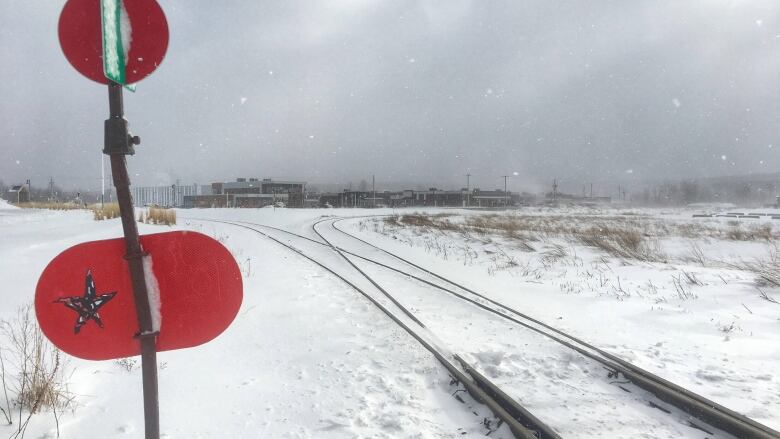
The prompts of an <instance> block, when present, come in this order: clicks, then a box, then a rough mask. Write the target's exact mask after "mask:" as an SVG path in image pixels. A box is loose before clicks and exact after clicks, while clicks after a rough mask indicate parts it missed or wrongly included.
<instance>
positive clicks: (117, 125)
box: [103, 81, 160, 439]
mask: <svg viewBox="0 0 780 439" xmlns="http://www.w3.org/2000/svg"><path fill="white" fill-rule="evenodd" d="M108 104H109V109H110V117H109V119H107V120H106V121H105V146H104V149H103V154H106V155H108V156H109V157H110V158H111V172H112V174H113V180H114V187H115V188H116V198H117V202H118V203H119V212H120V216H121V218H122V229H123V230H124V235H125V246H126V250H127V252H126V254H125V260H126V261H127V265H128V268H129V270H130V279H131V281H132V285H133V297H134V298H135V309H136V314H137V316H138V326H139V331H138V334H136V338H138V340H139V343H140V344H141V370H142V373H143V395H144V420H145V423H146V429H145V432H146V435H145V438H146V439H159V437H160V406H159V400H158V394H157V335H158V333H157V332H156V331H155V329H154V327H153V324H152V314H151V309H150V306H149V296H148V294H147V289H146V277H145V275H144V265H143V257H144V256H145V253H144V251H143V249H142V248H141V241H140V240H139V237H138V226H137V224H136V222H135V212H134V211H133V199H132V196H131V195H130V177H129V175H128V173H127V161H126V158H125V156H127V155H133V154H134V153H135V150H134V148H133V145H138V144H140V143H141V140H140V139H139V138H138V137H136V136H131V135H130V133H129V131H128V129H127V121H126V120H125V118H124V105H123V101H122V86H121V85H119V84H117V83H115V82H111V81H109V84H108Z"/></svg>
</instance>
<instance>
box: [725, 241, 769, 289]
mask: <svg viewBox="0 0 780 439" xmlns="http://www.w3.org/2000/svg"><path fill="white" fill-rule="evenodd" d="M728 265H729V266H730V267H731V268H736V269H738V270H746V271H749V272H751V273H753V274H754V275H755V276H756V284H757V285H758V286H769V287H780V247H778V243H777V242H772V244H771V245H770V247H769V251H768V252H767V256H766V257H765V258H761V259H754V260H752V261H743V262H739V263H736V264H728Z"/></svg>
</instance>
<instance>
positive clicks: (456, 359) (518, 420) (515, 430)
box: [197, 219, 561, 439]
mask: <svg viewBox="0 0 780 439" xmlns="http://www.w3.org/2000/svg"><path fill="white" fill-rule="evenodd" d="M197 220H198V221H209V222H217V223H223V224H231V225H234V226H237V227H242V228H245V229H248V230H252V231H254V232H256V233H258V234H260V235H262V236H264V237H266V238H268V239H270V240H272V241H273V242H275V243H277V244H279V245H281V246H283V247H284V248H286V249H288V250H290V251H293V252H295V253H296V254H298V255H300V256H301V257H303V258H305V259H307V260H309V261H310V262H312V263H314V264H316V265H317V266H319V267H320V268H322V269H324V270H325V271H327V272H329V273H330V274H332V275H334V276H335V277H336V278H338V279H339V280H341V281H342V282H344V283H345V284H347V285H348V286H349V287H351V288H352V289H354V290H355V291H357V292H358V293H360V294H361V295H362V296H363V297H365V298H366V299H368V300H369V301H370V302H371V303H372V304H373V305H374V306H376V307H377V308H379V310H380V311H382V312H383V313H384V314H385V315H387V316H388V317H389V318H390V319H392V320H393V321H394V322H395V323H396V324H398V325H399V326H400V327H401V328H402V329H404V331H406V332H407V333H408V334H409V335H410V336H412V338H414V339H415V340H416V341H417V342H419V343H420V344H421V345H422V346H423V347H424V348H425V349H426V350H428V351H429V352H430V353H431V354H432V355H433V356H434V358H436V360H437V361H438V362H439V363H440V364H442V366H444V368H445V369H447V371H448V372H449V373H450V375H451V376H452V378H453V379H454V380H456V381H458V382H459V383H460V384H462V385H463V387H464V388H465V389H466V391H468V393H469V394H470V395H471V396H472V397H473V398H474V399H475V400H476V401H477V402H480V403H482V404H485V405H486V406H487V407H488V408H489V409H490V411H491V412H493V414H494V415H495V416H496V417H497V418H498V419H500V420H501V422H503V423H505V424H506V425H507V426H508V427H509V429H510V431H511V432H512V434H513V435H514V436H515V437H516V438H517V439H561V437H560V435H558V433H556V432H555V431H554V430H553V429H551V428H550V427H548V426H547V425H545V424H544V423H542V422H541V421H540V420H539V419H538V418H536V417H535V416H534V415H533V414H531V413H530V412H529V411H528V410H526V409H525V408H523V407H522V406H521V405H520V404H519V403H517V401H515V400H514V399H512V398H510V397H509V396H507V395H506V394H505V393H503V392H501V391H500V389H499V388H498V386H496V385H495V384H494V383H492V382H491V381H490V380H489V379H488V378H486V377H485V376H483V375H481V374H479V373H478V372H477V371H476V370H475V369H474V368H473V366H471V365H470V364H469V363H468V362H466V361H465V360H463V359H462V358H461V357H460V356H458V355H456V354H453V353H451V352H448V351H447V350H445V349H443V348H441V347H440V346H437V345H436V344H437V343H436V342H435V341H434V340H431V339H430V337H427V336H426V334H424V333H422V332H421V331H417V330H414V329H413V328H412V327H411V325H409V323H408V322H407V321H405V319H404V318H400V317H399V316H397V315H396V314H395V313H393V312H392V311H391V310H390V309H389V308H388V307H387V306H385V305H384V304H382V303H381V302H380V301H379V300H377V299H376V298H375V297H373V296H372V295H371V294H369V293H368V292H367V291H365V289H363V288H360V287H359V286H358V285H356V283H355V282H352V281H350V280H349V279H347V278H346V277H344V276H343V275H341V274H339V273H338V272H337V271H336V270H334V269H332V268H330V267H328V266H327V265H325V264H324V263H322V262H321V261H319V260H317V259H315V258H314V257H312V256H310V255H308V254H306V253H304V252H303V251H301V250H300V249H298V248H297V247H295V246H293V245H291V244H289V243H285V242H283V241H282V240H280V239H277V238H275V237H273V236H271V235H269V234H268V233H265V232H263V231H261V230H259V229H257V228H256V227H255V226H261V227H264V226H262V225H258V224H255V225H254V226H253V225H247V224H243V223H240V222H233V221H220V220H207V219H197ZM249 224H251V223H249ZM268 227H270V226H268ZM274 229H275V230H278V231H282V229H276V228H274ZM297 236H298V237H300V238H302V239H306V240H308V241H311V242H316V241H314V240H311V239H310V238H306V237H303V236H300V235H297ZM318 244H322V243H318ZM385 294H386V295H387V296H389V294H387V293H386V292H385ZM392 303H394V304H396V306H399V307H400V308H401V309H403V310H404V313H405V314H406V316H407V318H408V319H409V320H411V321H413V322H415V323H417V324H419V325H421V327H422V328H424V325H423V324H422V322H420V321H419V320H417V319H416V318H414V317H413V316H412V314H411V313H410V312H409V311H408V310H406V309H405V308H403V306H402V305H400V303H397V302H395V301H394V299H393V300H392ZM458 366H460V367H458Z"/></svg>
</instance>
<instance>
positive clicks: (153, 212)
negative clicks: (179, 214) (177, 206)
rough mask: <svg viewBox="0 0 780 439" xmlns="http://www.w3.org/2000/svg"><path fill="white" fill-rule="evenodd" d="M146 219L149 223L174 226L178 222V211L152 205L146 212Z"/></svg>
mask: <svg viewBox="0 0 780 439" xmlns="http://www.w3.org/2000/svg"><path fill="white" fill-rule="evenodd" d="M144 220H145V221H144V222H146V223H147V224H160V225H166V226H172V225H175V224H176V211H175V210H174V209H164V208H161V207H150V208H149V211H148V212H146V216H145V218H144Z"/></svg>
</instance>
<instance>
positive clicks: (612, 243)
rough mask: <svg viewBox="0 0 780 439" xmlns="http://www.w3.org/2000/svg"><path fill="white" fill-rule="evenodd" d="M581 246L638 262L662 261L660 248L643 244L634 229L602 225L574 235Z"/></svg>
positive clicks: (640, 236)
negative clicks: (587, 246) (594, 248)
mask: <svg viewBox="0 0 780 439" xmlns="http://www.w3.org/2000/svg"><path fill="white" fill-rule="evenodd" d="M576 238H577V239H579V240H580V241H581V242H582V243H583V244H585V245H589V246H591V247H596V248H598V249H601V250H603V251H605V252H606V253H608V254H610V255H612V256H615V257H619V258H633V259H638V260H640V261H656V260H662V259H664V258H663V255H662V254H661V251H660V248H654V247H651V246H650V245H648V244H647V243H645V242H644V237H643V236H642V234H641V233H640V232H639V230H636V229H629V228H618V227H612V226H606V225H602V226H601V227H591V228H590V229H588V230H586V231H584V232H582V233H579V234H577V235H576Z"/></svg>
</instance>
